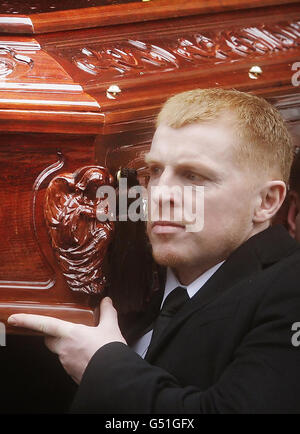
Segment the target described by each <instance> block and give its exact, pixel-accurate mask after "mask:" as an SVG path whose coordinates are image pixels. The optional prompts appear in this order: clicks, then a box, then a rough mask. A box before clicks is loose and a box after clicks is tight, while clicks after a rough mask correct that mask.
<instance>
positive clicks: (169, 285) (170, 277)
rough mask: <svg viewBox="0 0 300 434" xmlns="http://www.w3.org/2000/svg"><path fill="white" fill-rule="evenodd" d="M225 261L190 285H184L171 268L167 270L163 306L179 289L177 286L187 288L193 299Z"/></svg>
mask: <svg viewBox="0 0 300 434" xmlns="http://www.w3.org/2000/svg"><path fill="white" fill-rule="evenodd" d="M224 262H225V261H222V262H219V264H217V265H214V266H213V267H212V268H210V269H209V270H207V271H206V272H205V273H203V274H201V276H199V277H197V279H196V280H194V281H193V282H192V283H190V284H189V285H187V286H186V285H182V284H181V283H180V282H179V280H178V279H177V277H176V276H175V274H174V273H173V271H172V270H171V268H168V269H167V279H166V285H165V293H164V297H163V300H162V303H161V306H162V304H163V302H164V301H165V299H166V297H167V296H168V295H169V294H170V292H172V291H173V289H175V288H177V286H181V287H183V288H186V290H187V293H188V295H189V297H190V298H191V297H193V295H195V294H196V293H197V292H198V291H199V289H201V288H202V286H203V285H204V284H205V283H206V282H207V281H208V279H210V278H211V276H212V275H213V274H214V273H215V272H216V271H217V270H218V269H219V268H220V267H221V265H222V264H224Z"/></svg>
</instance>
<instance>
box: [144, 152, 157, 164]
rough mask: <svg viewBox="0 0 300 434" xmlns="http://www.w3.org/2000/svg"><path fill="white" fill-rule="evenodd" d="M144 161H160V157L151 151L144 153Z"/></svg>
mask: <svg viewBox="0 0 300 434" xmlns="http://www.w3.org/2000/svg"><path fill="white" fill-rule="evenodd" d="M144 161H145V163H152V162H157V163H159V158H157V157H155V155H153V154H151V152H147V154H145V155H144Z"/></svg>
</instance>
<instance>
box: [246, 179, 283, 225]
mask: <svg viewBox="0 0 300 434" xmlns="http://www.w3.org/2000/svg"><path fill="white" fill-rule="evenodd" d="M285 196H286V185H285V183H284V182H283V181H269V182H267V183H266V184H265V186H264V187H263V188H262V189H261V191H260V192H259V197H258V204H257V206H256V208H255V210H254V216H253V222H255V223H265V222H267V221H270V220H271V219H272V218H273V217H274V215H275V214H276V213H277V212H278V210H279V208H280V207H281V205H282V203H283V201H284V198H285Z"/></svg>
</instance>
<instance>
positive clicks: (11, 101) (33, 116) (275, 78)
mask: <svg viewBox="0 0 300 434" xmlns="http://www.w3.org/2000/svg"><path fill="white" fill-rule="evenodd" d="M0 32H1V35H0V130H1V142H0V200H1V206H0V222H1V225H0V239H1V243H0V321H1V322H5V321H6V319H7V317H8V316H9V315H10V314H12V313H14V312H31V313H37V314H43V315H52V316H55V317H59V318H62V319H66V320H69V321H73V322H80V323H84V324H89V325H93V324H95V323H96V322H97V306H98V301H99V297H101V294H102V293H104V292H105V286H106V283H107V279H108V280H109V279H110V277H111V276H112V275H113V276H116V275H118V274H119V273H120V269H121V268H122V267H121V265H120V264H118V263H117V261H115V260H112V259H111V257H109V256H108V249H109V245H110V243H111V242H112V240H114V239H115V237H116V235H115V232H114V227H113V225H111V226H109V225H107V226H103V225H102V227H100V226H99V222H98V221H97V219H96V218H95V214H94V209H95V200H96V199H95V187H96V186H98V185H100V184H101V183H106V184H107V185H114V186H116V184H115V180H116V173H117V172H118V171H119V169H120V168H129V169H133V168H134V169H137V173H138V175H139V179H140V181H141V182H143V179H144V177H146V176H147V174H146V172H145V171H144V168H143V166H144V165H143V153H144V152H145V151H146V150H147V149H148V148H149V145H150V142H151V137H152V135H153V131H154V119H155V116H156V115H157V113H158V110H159V108H160V106H161V104H162V103H163V102H164V101H165V100H166V99H167V98H168V97H169V96H171V95H173V94H175V93H178V92H180V91H184V90H188V89H193V88H198V87H200V88H206V87H223V88H235V89H239V90H243V91H249V92H253V93H255V94H257V95H261V96H264V97H266V98H267V99H269V100H270V101H271V102H272V103H273V104H274V105H276V106H277V107H278V108H279V110H280V111H281V112H282V114H283V116H284V117H285V119H286V120H287V122H288V125H289V128H290V129H291V132H292V134H293V136H294V139H295V146H297V145H299V146H300V94H299V89H300V87H299V86H300V4H299V2H298V1H288V2H287V1H280V0H273V1H272V0H262V1H256V0H255V1H253V0H252V1H247V0H241V1H237V0H223V1H220V0H212V1H208V0H206V1H204V0H203V1H201V2H200V1H199V0H186V1H185V2H182V1H181V0H149V1H130V0H119V1H109V0H98V1H92V2H90V1H88V0H76V1H74V0H72V1H71V0H70V1H64V2H58V1H55V0H52V1H51V2H50V1H49V2H47V1H43V2H41V1H38V0H36V1H32V2H21V1H16V0H15V1H7V2H1V5H0ZM62 215H63V216H62ZM70 221H71V223H70ZM116 241H118V240H116ZM119 241H120V240H119ZM143 242H144V241H143ZM76 243H77V244H76ZM127 243H128V239H127ZM118 246H119V247H118V248H119V250H122V249H123V255H124V252H125V256H126V252H127V248H128V244H126V243H124V244H123V245H122V242H119V244H118ZM137 256H138V255H137ZM137 256H136V257H137ZM133 258H134V255H133ZM108 259H109V260H108ZM119 265H120V266H119ZM128 266H132V267H133V268H132V273H133V274H134V273H135V272H136V273H137V269H138V268H139V265H137V263H135V262H134V261H133V262H132V263H131V264H129V265H128ZM135 270H136V271H135ZM139 271H141V270H139ZM141 273H142V275H141V276H140V278H141V279H143V278H144V279H145V280H146V279H147V275H146V271H145V272H144V274H143V270H142V271H141ZM129 275H130V273H129V274H128V276H129ZM121 278H122V276H121ZM121 280H122V279H121ZM121 286H122V285H121ZM124 286H126V282H124ZM127 286H128V282H127ZM119 290H120V292H121V293H122V291H123V286H122V287H120V288H119ZM126 297H127V298H126ZM129 298H130V293H126V294H124V297H123V303H125V304H126V299H129ZM135 307H136V306H132V309H133V310H134V308H135ZM127 308H128V306H127ZM128 310H129V311H130V308H128ZM8 331H9V332H11V330H9V329H8Z"/></svg>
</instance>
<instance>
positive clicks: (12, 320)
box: [7, 316, 18, 326]
mask: <svg viewBox="0 0 300 434" xmlns="http://www.w3.org/2000/svg"><path fill="white" fill-rule="evenodd" d="M7 322H8V324H9V325H12V326H16V325H18V322H17V320H16V319H15V317H13V316H10V317H9V318H8V320H7Z"/></svg>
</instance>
